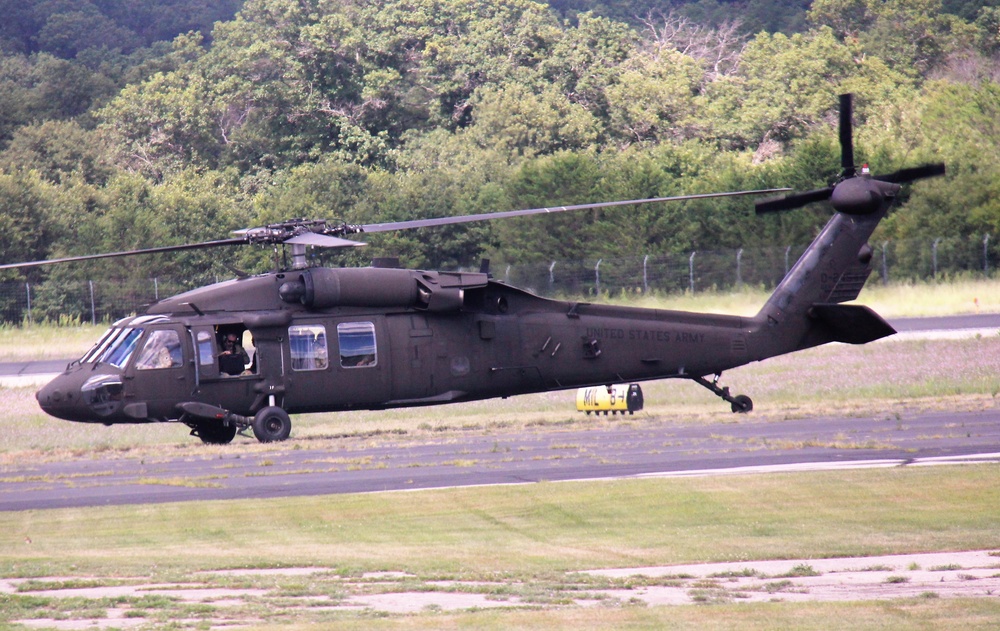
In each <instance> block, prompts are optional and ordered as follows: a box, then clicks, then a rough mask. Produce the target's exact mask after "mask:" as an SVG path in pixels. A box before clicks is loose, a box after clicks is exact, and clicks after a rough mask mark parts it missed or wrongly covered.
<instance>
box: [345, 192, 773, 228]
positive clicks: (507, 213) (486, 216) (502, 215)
mask: <svg viewBox="0 0 1000 631" xmlns="http://www.w3.org/2000/svg"><path fill="white" fill-rule="evenodd" d="M789 190H791V189H789V188H771V189H763V190H757V191H730V192H726V193H704V194H701V195H678V196H676V197H652V198H648V199H630V200H624V201H617V202H597V203H593V204H576V205H574V206H549V207H545V208H528V209H526V210H504V211H500V212H495V213H480V214H478V215H461V216H457V217H437V218H434V219H413V220H411V221H393V222H389V223H370V224H363V225H360V226H357V228H359V229H360V230H359V231H360V232H389V231H391V230H408V229H410V228H428V227H431V226H447V225H451V224H460V223H470V222H473V221H487V220H490V219H507V218H509V217H525V216H528V215H541V214H546V213H562V212H567V211H571V210H588V209H594V208H612V207H615V206H629V205H636V204H654V203H658V202H676V201H684V200H691V199H709V198H713V197H736V196H739V195H764V194H767V193H781V192H783V191H789Z"/></svg>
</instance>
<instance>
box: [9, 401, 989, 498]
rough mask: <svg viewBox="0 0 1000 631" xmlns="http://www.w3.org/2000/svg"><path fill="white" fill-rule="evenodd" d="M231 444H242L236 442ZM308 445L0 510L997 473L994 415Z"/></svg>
mask: <svg viewBox="0 0 1000 631" xmlns="http://www.w3.org/2000/svg"><path fill="white" fill-rule="evenodd" d="M237 440H242V439H240V438H237ZM317 442H321V443H322V444H321V445H316V446H315V447H312V446H310V441H309V440H308V439H299V440H296V441H294V444H291V443H284V444H282V445H281V446H280V447H275V448H274V449H268V450H266V451H258V452H241V451H240V450H238V449H232V450H229V449H228V448H227V450H224V451H223V452H221V453H218V452H217V451H216V450H213V453H212V454H210V455H209V454H206V455H198V454H197V452H196V451H193V450H186V451H185V452H184V455H183V456H180V455H178V456H173V457H157V456H151V455H146V456H144V457H141V458H140V457H123V456H115V457H111V458H108V459H104V458H102V457H101V456H98V455H95V456H93V457H82V458H77V459H75V460H72V461H60V462H51V463H38V464H25V465H17V466H5V467H0V510H3V511H21V510H37V509H47V508H64V507H80V506H104V505H121V504H147V503H158V502H181V501H195V500H228V499H248V498H275V497H289V496H310V495H329V494H338V493H366V492H383V491H404V490H413V489H429V488H442V487H456V486H474V485H488V484H523V483H532V482H541V481H558V480H587V479H600V478H620V477H633V476H650V475H707V474H709V473H711V474H714V475H718V474H723V473H746V472H751V471H753V472H759V471H764V470H776V471H781V470H791V469H814V468H819V467H823V468H830V467H860V466H920V465H926V464H932V463H940V462H955V461H967V462H982V461H988V462H1000V410H991V411H988V412H975V413H927V414H916V415H913V416H911V417H907V416H904V417H902V418H896V416H895V415H893V416H892V417H891V418H826V417H817V418H808V419H801V420H791V421H770V422H768V421H756V422H754V421H749V420H747V421H743V420H741V421H739V422H727V423H719V424H710V425H702V424H699V425H689V424H684V423H682V422H681V423H672V422H665V421H662V420H658V419H648V418H647V419H643V418H638V417H635V418H633V419H630V421H629V422H624V421H623V422H620V424H619V426H618V427H611V428H608V427H607V426H606V425H605V424H603V423H602V426H601V428H595V429H592V430H588V429H573V430H565V431H560V430H553V429H551V428H549V429H545V430H538V431H537V432H519V433H510V434H489V435H487V434H482V433H481V432H476V433H474V434H471V435H468V436H461V435H459V436H457V437H456V436H455V435H454V434H450V435H448V436H447V437H445V438H442V439H439V440H427V439H426V438H421V439H410V438H405V437H404V438H403V439H400V440H391V439H388V440H387V439H384V438H383V439H381V441H380V444H379V445H378V446H375V447H372V446H370V441H366V440H363V439H345V440H344V441H341V442H335V443H333V444H334V445H335V446H331V441H330V440H329V439H326V440H323V441H317Z"/></svg>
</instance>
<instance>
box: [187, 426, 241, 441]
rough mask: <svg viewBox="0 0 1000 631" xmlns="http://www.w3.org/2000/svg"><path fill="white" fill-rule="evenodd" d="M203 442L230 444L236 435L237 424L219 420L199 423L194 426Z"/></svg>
mask: <svg viewBox="0 0 1000 631" xmlns="http://www.w3.org/2000/svg"><path fill="white" fill-rule="evenodd" d="M194 430H195V433H196V434H197V435H198V438H200V439H201V442H203V443H207V444H209V445H228V444H229V443H231V442H233V438H235V436H236V426H235V425H233V424H226V423H220V422H218V421H216V422H214V423H212V422H205V423H198V425H196V426H195V428H194Z"/></svg>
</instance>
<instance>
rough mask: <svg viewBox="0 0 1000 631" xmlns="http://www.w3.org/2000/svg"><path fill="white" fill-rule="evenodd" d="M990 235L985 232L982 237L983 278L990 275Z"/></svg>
mask: <svg viewBox="0 0 1000 631" xmlns="http://www.w3.org/2000/svg"><path fill="white" fill-rule="evenodd" d="M989 245H990V233H989V232H987V233H986V234H985V235H983V276H989V275H990V253H989Z"/></svg>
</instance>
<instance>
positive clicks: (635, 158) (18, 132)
mask: <svg viewBox="0 0 1000 631" xmlns="http://www.w3.org/2000/svg"><path fill="white" fill-rule="evenodd" d="M647 5H649V6H647ZM953 5H954V3H951V4H947V5H946V4H942V2H940V0H898V1H895V2H889V3H886V2H873V1H872V2H869V1H868V0H817V1H816V2H814V3H813V4H812V5H811V8H810V10H809V12H808V23H805V22H802V21H801V18H802V17H803V16H805V15H806V14H805V12H804V8H803V7H802V6H799V5H795V4H794V3H784V4H782V5H780V6H779V5H775V4H773V3H769V4H767V5H764V4H763V3H751V4H748V5H746V7H744V8H745V9H746V11H745V12H744V16H745V17H744V21H742V22H740V21H736V20H734V19H729V18H731V17H732V16H731V15H730V14H731V13H732V11H731V10H730V9H731V7H729V5H725V6H723V5H722V4H718V3H706V2H700V3H698V4H697V5H693V4H692V5H687V6H685V7H675V8H676V9H677V10H676V11H674V12H672V13H667V14H659V13H655V12H650V9H652V8H653V7H652V6H651V5H650V3H648V2H630V3H625V2H616V3H601V2H586V3H570V2H563V3H556V4H554V6H555V8H556V9H557V10H558V11H559V13H556V12H555V11H553V10H552V8H551V7H550V6H549V5H545V4H541V3H538V2H532V1H530V0H501V1H500V2H496V1H486V0H407V1H406V2H403V1H402V0H379V1H378V2H361V1H359V0H344V1H340V2H327V1H326V0H249V1H248V2H246V3H245V4H243V5H242V6H241V10H240V12H239V13H238V14H235V10H236V8H237V7H236V3H235V0H229V1H227V2H221V3H220V2H214V3H211V5H210V4H209V3H206V2H204V1H203V0H171V1H169V2H157V3H145V2H138V3H136V2H128V3H126V2H124V1H118V0H102V1H101V2H96V1H94V2H83V3H78V2H63V1H62V0H52V1H51V2H44V3H36V4H35V5H33V6H25V5H23V4H19V3H11V2H5V1H4V0H0V8H3V9H4V10H5V16H8V19H7V21H6V22H5V23H4V24H2V25H0V209H2V215H0V220H2V221H3V222H5V223H3V224H2V225H3V228H4V230H3V235H4V236H3V238H4V239H6V241H5V242H4V247H3V251H2V254H0V257H2V259H3V260H4V261H13V260H19V259H23V258H36V257H44V256H54V255H65V254H74V253H83V252H92V251H99V250H121V249H126V248H132V247H147V246H152V245H161V244H170V243H181V242H187V241H201V240H209V239H215V238H220V237H223V236H225V234H226V232H227V231H228V230H231V229H234V228H239V227H245V226H249V225H259V224H263V223H267V222H269V221H278V220H281V219H285V218H288V217H292V216H308V217H327V218H332V217H342V218H343V219H345V220H347V221H351V222H356V223H372V222H380V221H393V220H402V219H412V218H418V217H431V216H438V215H456V214H467V213H478V212H489V211H497V210H506V209H511V208H519V207H533V206H550V205H556V204H575V203H584V202H588V201H598V200H609V199H622V198H633V197H635V198H638V197H651V196H662V195H674V194H682V193H690V192H708V191H713V190H733V189H740V188H760V187H768V186H792V187H795V188H798V189H807V188H812V187H815V186H820V185H825V184H827V183H829V182H830V181H831V180H832V179H834V178H836V177H837V175H838V173H839V148H838V146H837V140H836V121H837V114H836V104H837V98H836V97H837V95H838V94H840V93H842V92H848V91H849V92H853V93H854V94H855V95H856V100H855V104H856V112H855V122H856V124H857V128H856V154H857V156H858V160H859V161H863V160H866V161H870V162H872V163H873V166H872V170H873V172H875V173H880V172H886V171H891V170H893V169H896V168H899V167H902V166H907V165H912V164H915V163H918V162H923V161H934V160H943V161H946V162H947V163H948V166H949V173H950V174H951V175H950V176H949V179H947V180H936V181H933V182H926V183H921V184H919V185H917V186H915V187H913V189H912V191H911V192H908V193H907V194H906V196H905V198H904V199H901V200H900V201H901V202H902V206H901V208H900V209H899V211H898V212H896V213H895V217H894V218H893V219H892V220H891V221H890V222H888V223H887V225H885V227H884V229H883V231H882V232H881V233H880V235H879V238H881V239H884V240H890V241H897V240H902V239H911V238H931V239H933V238H939V237H941V238H948V237H951V236H955V237H958V236H963V237H968V238H975V239H980V238H981V237H980V236H977V235H985V234H992V233H994V232H997V233H1000V208H998V207H997V204H996V202H995V199H996V197H997V196H996V192H997V191H996V184H995V183H996V182H997V181H998V177H997V176H998V174H997V172H996V171H997V167H996V165H997V164H1000V160H998V158H1000V156H998V151H1000V149H998V146H997V145H998V142H1000V141H998V140H997V138H1000V133H998V130H997V129H996V128H995V127H996V121H997V120H1000V116H998V115H1000V112H998V111H997V107H996V103H997V102H1000V99H998V97H1000V93H998V87H997V85H998V83H997V73H996V72H995V63H994V62H992V61H990V59H991V56H992V55H995V54H996V51H997V50H998V49H1000V44H998V42H1000V35H998V30H997V24H998V23H1000V18H998V15H1000V14H998V13H997V11H996V10H995V8H990V7H979V6H971V5H969V4H968V3H965V4H961V5H960V6H959V5H954V6H953ZM765 9H768V10H770V13H774V11H776V10H777V11H783V12H784V14H785V15H787V17H788V19H787V20H782V22H781V24H780V25H778V24H776V23H775V24H771V23H770V22H769V21H768V20H767V19H764V18H765V17H766V16H767V15H768V14H769V12H768V10H765ZM696 16H701V17H700V18H698V17H696ZM761 16H764V17H761ZM625 17H628V18H629V21H626V20H625V19H624V18H625ZM636 17H638V18H640V19H638V20H636V19H634V18H636ZM619 18H620V19H619ZM212 20H219V21H218V22H217V23H216V24H215V26H214V27H212V26H210V24H211V21H212ZM699 20H700V21H699ZM754 24H757V25H764V26H765V27H766V28H767V29H769V30H760V29H759V27H754V26H752V25H754ZM794 24H799V25H800V26H799V27H798V28H793V27H792V26H791V25H794ZM748 25H751V26H748ZM751 28H752V29H754V30H757V31H758V32H749V29H751ZM782 29H783V32H782V31H781V30H782ZM187 31H189V32H187ZM163 38H172V41H171V42H169V43H168V42H165V41H160V40H162V39H163ZM750 207H751V204H750V201H748V200H746V199H732V200H716V201H710V202H709V201H705V202H688V203H683V204H675V205H670V206H648V207H647V206H643V207H639V208H629V209H618V210H607V211H602V212H595V213H582V214H578V215H573V216H569V215H567V216H558V217H555V216H553V217H542V218H534V219H522V220H516V221H510V222H505V223H502V224H496V225H490V224H481V225H474V226H455V227H451V228H439V229H433V230H432V229H426V230H421V231H417V232H413V233H409V234H395V235H389V234H386V235H368V236H366V241H368V242H369V244H370V246H369V248H367V249H366V250H364V251H354V252H350V253H329V252H318V251H316V252H311V253H310V256H313V257H314V258H315V259H316V260H317V261H320V262H327V263H331V264H340V263H349V264H365V262H366V261H367V260H368V259H370V258H371V257H372V256H383V255H387V256H388V255H395V256H399V257H401V259H402V262H403V263H404V264H406V265H411V266H420V267H437V266H445V267H454V266H459V265H462V266H475V265H476V264H477V262H478V259H479V258H480V257H482V256H490V257H492V258H493V259H495V260H497V261H498V262H500V261H503V262H516V261H521V260H528V259H545V260H554V259H557V258H558V259H586V258H594V257H596V258H600V257H602V256H603V257H611V256H614V255H616V254H620V253H622V252H629V253H639V252H642V253H649V254H654V255H656V254H675V255H681V254H684V253H690V252H691V251H693V250H702V249H705V248H713V247H714V248H720V247H724V248H741V247H757V246H764V245H773V244H775V243H780V244H782V245H793V244H797V243H800V242H802V241H805V240H807V239H808V238H810V237H811V236H812V235H813V234H814V232H815V230H816V227H817V225H818V224H819V223H820V222H822V221H823V220H824V218H825V217H826V216H827V211H825V210H824V209H822V208H817V209H814V210H811V209H805V210H801V211H797V212H796V213H793V214H789V215H783V216H781V217H768V218H764V219H758V218H755V217H752V213H751V211H750ZM41 224H44V226H45V227H44V228H43V229H40V230H35V231H31V230H28V229H27V226H37V225H41ZM997 243H1000V234H998V236H997V238H996V239H995V240H994V241H990V242H989V243H988V244H987V245H988V247H991V248H995V247H996V244H997ZM218 261H224V262H226V263H228V264H231V265H233V266H235V267H237V268H240V269H244V270H248V271H259V270H262V269H266V268H267V267H268V266H269V265H270V264H271V262H270V254H269V253H267V252H264V253H261V252H257V251H254V250H252V249H251V250H248V251H246V252H232V253H227V254H225V255H222V254H213V255H210V256H206V255H203V254H197V253H187V254H184V255H174V256H171V257H160V258H156V259H151V261H149V262H143V261H139V260H138V259H137V262H136V263H135V264H134V265H129V266H127V267H124V266H115V265H110V264H100V263H95V264H92V265H89V266H77V267H74V268H73V269H72V270H70V271H59V272H56V271H44V270H36V271H34V272H31V273H30V277H31V278H33V279H42V278H44V277H45V276H46V275H47V274H56V275H62V276H76V275H79V274H84V273H88V272H90V273H92V272H94V271H99V272H101V273H103V274H113V275H121V276H129V277H134V278H139V277H142V276H143V275H148V274H153V273H156V272H163V271H170V272H176V273H177V274H181V275H188V276H192V277H193V276H196V275H200V274H201V273H203V272H206V271H209V270H217V269H218V267H219V266H218V265H216V263H217V262H218ZM220 273H223V274H225V273H226V272H225V270H224V269H223V270H222V271H221V272H220ZM13 277H19V276H18V275H17V274H8V275H7V276H6V277H5V278H13Z"/></svg>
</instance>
